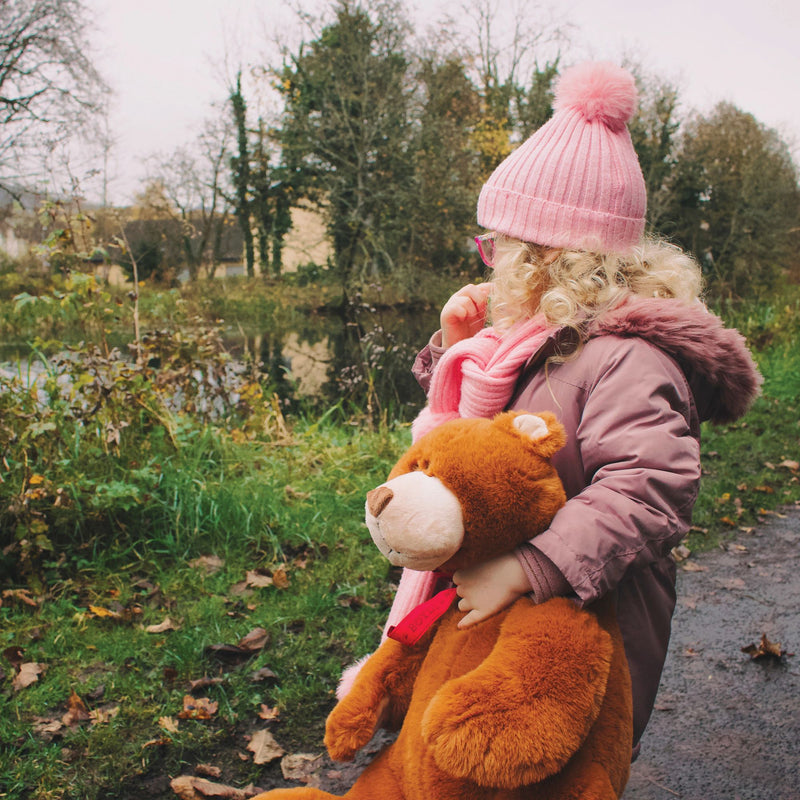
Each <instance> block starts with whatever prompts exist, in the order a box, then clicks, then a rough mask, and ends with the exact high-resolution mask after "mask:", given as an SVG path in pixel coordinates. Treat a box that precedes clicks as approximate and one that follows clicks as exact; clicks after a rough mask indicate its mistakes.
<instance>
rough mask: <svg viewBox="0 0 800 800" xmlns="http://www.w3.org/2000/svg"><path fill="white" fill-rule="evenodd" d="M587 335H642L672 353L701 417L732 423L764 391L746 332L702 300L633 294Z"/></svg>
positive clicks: (641, 336) (597, 321)
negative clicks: (730, 324) (725, 321)
mask: <svg viewBox="0 0 800 800" xmlns="http://www.w3.org/2000/svg"><path fill="white" fill-rule="evenodd" d="M587 334H588V336H589V337H590V338H591V337H593V336H602V335H604V334H613V335H616V336H638V337H640V338H642V339H646V340H647V341H649V342H651V343H652V344H654V345H655V346H656V347H659V348H660V349H661V350H663V351H664V352H665V353H667V354H669V355H670V356H672V358H674V359H675V361H676V362H677V363H678V364H679V365H680V367H681V368H682V369H683V371H684V373H685V374H686V377H687V380H688V381H689V385H690V386H691V388H692V391H693V393H694V396H695V403H696V405H697V410H698V413H699V415H700V418H701V419H702V420H706V419H707V420H710V421H711V422H714V423H726V422H732V421H733V420H735V419H738V418H739V417H740V416H742V415H743V414H744V413H745V412H746V411H747V409H748V408H749V407H750V405H751V404H752V403H753V401H754V400H755V399H756V397H758V395H759V394H760V387H761V384H762V383H763V378H762V377H761V374H760V373H759V371H758V368H757V367H756V364H755V362H754V361H753V357H752V355H751V354H750V351H749V350H748V348H747V344H746V343H745V339H744V337H743V336H742V335H741V334H740V333H739V332H738V331H737V330H734V329H733V328H726V327H725V326H724V325H723V324H722V321H721V320H720V319H719V317H717V316H716V315H714V314H712V313H711V312H710V311H709V310H708V309H707V308H706V307H705V306H704V305H703V304H702V303H701V302H699V301H698V302H695V303H686V302H683V301H680V300H667V299H661V298H630V299H628V300H627V301H625V302H624V303H622V304H621V305H619V306H617V307H616V308H614V309H612V310H611V311H609V312H607V313H606V314H604V315H603V316H602V317H601V318H600V319H598V320H596V321H594V322H593V323H592V324H591V326H590V327H589V329H588V331H587Z"/></svg>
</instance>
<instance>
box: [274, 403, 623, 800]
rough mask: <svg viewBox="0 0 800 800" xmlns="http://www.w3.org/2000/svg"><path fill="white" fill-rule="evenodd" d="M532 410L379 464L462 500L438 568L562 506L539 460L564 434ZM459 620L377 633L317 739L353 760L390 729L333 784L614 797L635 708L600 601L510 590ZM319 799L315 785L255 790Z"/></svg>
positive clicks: (415, 797) (464, 427)
mask: <svg viewBox="0 0 800 800" xmlns="http://www.w3.org/2000/svg"><path fill="white" fill-rule="evenodd" d="M530 416H531V415H524V414H517V413H514V412H506V413H503V414H500V415H499V416H497V417H496V418H495V419H494V420H486V419H459V420H454V421H452V422H448V423H445V424H444V425H442V426H441V427H440V428H437V429H436V430H434V431H432V432H431V433H429V434H427V435H426V436H424V437H422V438H421V439H420V440H419V441H418V442H416V443H415V444H414V445H412V446H411V448H410V449H409V451H408V452H407V453H406V454H405V455H404V456H403V457H402V458H401V459H400V461H399V462H398V464H397V466H396V467H395V468H394V470H393V471H392V473H391V475H390V479H389V480H388V481H387V484H388V485H389V486H391V478H392V477H394V476H397V475H401V474H405V473H407V472H410V471H414V470H421V471H423V472H425V473H426V474H428V475H435V476H436V477H438V478H439V479H440V480H441V481H442V483H443V484H445V486H447V487H448V488H449V489H450V490H451V491H453V492H454V493H455V494H456V495H457V496H458V498H459V499H460V500H461V502H462V508H463V521H464V522H463V528H464V530H463V545H462V548H461V550H460V551H459V552H458V553H457V554H456V555H455V556H453V557H452V558H450V559H449V560H448V561H447V562H446V563H445V564H443V565H442V568H443V569H445V570H454V569H457V568H458V567H461V566H466V565H468V564H472V563H476V562H477V561H482V560H484V559H486V558H489V557H491V556H492V555H496V554H498V553H502V552H506V551H509V550H511V549H513V548H514V547H515V546H516V545H517V544H519V543H520V542H522V541H525V540H527V539H529V538H531V537H532V536H534V535H536V533H538V532H539V531H541V530H542V529H543V528H544V527H546V526H547V525H548V523H549V521H550V519H551V518H552V516H553V515H554V514H555V513H556V511H557V510H558V509H559V508H560V507H561V505H562V504H563V503H564V492H563V489H562V487H561V484H560V481H559V479H558V476H557V475H556V472H555V470H554V469H553V467H552V466H551V465H550V463H549V459H550V457H551V456H552V455H553V453H554V452H555V451H556V450H557V449H558V448H559V447H561V446H563V443H564V432H563V429H562V428H561V426H560V425H559V424H558V423H557V422H556V420H555V417H554V416H553V415H552V414H541V415H539V416H541V417H542V419H543V420H544V422H545V423H546V429H545V430H544V432H543V433H542V432H541V431H540V432H537V431H536V428H537V425H538V426H539V427H541V425H540V423H537V424H534V425H529V424H526V423H527V422H528V421H526V420H524V419H522V418H523V417H530ZM515 420H518V422H517V423H515ZM526 430H528V431H531V435H528V433H526ZM387 484H384V486H386V485H387ZM382 502H383V498H382V500H381V504H382ZM375 510H376V511H378V510H379V509H378V508H377V507H376V508H375ZM461 617H462V613H461V612H459V611H458V610H457V608H456V607H455V605H454V606H453V607H452V608H450V610H449V611H448V612H446V614H445V616H444V617H442V618H441V619H440V620H439V622H438V623H436V624H435V625H434V627H433V628H431V630H430V631H428V632H427V633H426V634H425V635H424V636H423V637H422V639H421V640H420V641H419V642H418V643H417V644H416V645H413V646H408V645H404V644H401V643H399V642H397V641H394V640H393V639H388V640H386V641H385V642H384V643H383V644H382V645H381V646H380V648H379V649H378V650H377V651H376V652H375V654H374V655H373V656H371V657H370V658H369V659H368V660H367V662H366V663H365V664H364V665H363V667H362V669H361V670H360V672H359V673H358V676H357V677H356V680H355V684H354V686H353V689H352V691H350V692H349V693H348V694H347V695H346V696H345V697H344V698H343V699H342V700H341V701H340V702H339V704H338V705H337V706H336V708H334V710H333V711H332V712H331V715H330V716H329V718H328V721H327V726H326V736H325V743H326V746H327V748H328V752H329V753H330V755H331V757H332V758H334V759H337V760H350V759H352V758H353V756H354V755H355V753H356V752H357V751H358V750H359V749H360V748H362V747H363V746H364V745H365V744H367V742H368V741H369V740H370V739H371V737H372V735H373V732H374V730H375V728H376V726H378V725H379V724H381V723H383V724H385V725H386V726H387V727H390V728H394V729H399V731H400V732H399V735H398V737H397V740H396V741H395V742H394V743H393V744H392V745H391V746H389V747H388V748H387V749H386V750H384V751H383V752H382V753H381V754H380V755H379V756H378V757H377V758H376V759H375V760H374V761H373V762H372V763H371V764H370V765H369V766H368V767H367V768H366V770H365V771H364V772H363V773H362V774H361V777H360V778H359V779H358V780H357V781H356V783H355V784H354V786H353V787H352V789H351V790H350V791H349V792H348V793H347V794H346V795H345V796H346V797H348V798H351V800H523V798H525V799H526V800H527V799H533V800H555V799H556V798H557V799H558V800H579V798H581V800H587V799H589V798H594V799H595V800H600V798H603V799H604V800H613V799H614V798H618V797H620V796H621V794H622V791H623V789H624V786H625V783H626V781H627V778H628V771H629V764H630V753H631V731H632V708H631V695H630V678H629V675H628V671H627V662H626V660H625V655H624V650H623V645H622V639H621V637H620V634H619V630H618V629H617V626H616V621H615V615H614V610H613V607H612V604H611V603H610V602H607V601H603V602H602V603H599V604H597V605H596V606H595V607H593V608H592V609H591V610H586V609H580V608H578V606H577V605H576V604H575V603H573V602H572V601H571V600H568V599H565V598H556V599H553V600H550V601H548V602H546V603H542V604H540V605H535V604H534V603H533V602H532V601H531V600H530V599H529V598H527V597H523V598H521V599H519V600H518V601H517V602H516V603H515V604H513V605H512V606H511V607H510V608H508V609H506V610H505V611H503V612H500V613H498V614H495V615H494V616H492V617H490V618H488V619H486V620H484V621H483V622H480V623H478V624H477V625H474V626H472V627H470V628H467V629H465V630H459V629H458V627H457V624H458V621H459V619H460V618H461ZM330 797H332V795H330V794H327V793H326V792H323V791H320V790H319V789H313V788H300V789H289V790H285V789H278V790H274V791H272V792H268V793H267V794H265V795H261V796H260V798H261V800H290V798H292V799H293V800H323V798H330Z"/></svg>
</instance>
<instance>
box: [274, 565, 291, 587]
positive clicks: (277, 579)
mask: <svg viewBox="0 0 800 800" xmlns="http://www.w3.org/2000/svg"><path fill="white" fill-rule="evenodd" d="M272 580H273V582H274V584H275V586H276V588H278V589H288V588H289V585H290V581H289V573H288V572H287V571H286V567H283V566H281V567H276V568H275V569H274V570H273V571H272Z"/></svg>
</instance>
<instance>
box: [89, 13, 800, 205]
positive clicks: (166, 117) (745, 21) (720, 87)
mask: <svg viewBox="0 0 800 800" xmlns="http://www.w3.org/2000/svg"><path fill="white" fill-rule="evenodd" d="M86 2H87V4H88V5H89V6H90V7H91V8H93V9H95V10H96V12H97V13H96V22H97V26H98V29H99V31H98V39H97V41H98V51H99V52H98V56H97V63H98V66H99V68H100V69H101V71H102V72H103V74H104V76H105V77H106V79H107V81H108V82H109V83H110V85H111V87H112V89H113V90H114V92H115V98H114V103H113V109H112V117H111V125H112V133H113V134H114V136H115V137H116V142H117V143H116V148H115V153H114V157H113V160H112V164H111V170H110V172H111V177H112V180H111V182H110V190H109V199H110V200H111V201H112V202H115V203H125V202H130V200H131V199H132V197H133V195H134V194H135V192H136V191H137V190H139V189H140V181H141V179H142V178H143V176H144V174H145V169H144V166H143V162H144V160H145V159H146V157H147V156H148V155H150V154H152V153H154V152H163V153H169V152H171V151H172V150H174V149H175V148H176V147H178V146H180V145H181V144H185V143H187V142H188V141H191V140H192V139H193V138H194V135H195V133H196V131H197V130H198V127H199V125H200V124H201V122H202V120H203V119H205V118H207V117H208V116H210V115H211V114H212V113H214V111H213V109H212V103H213V102H214V101H218V100H221V99H222V98H224V96H225V88H224V87H225V83H226V79H227V78H228V77H229V76H230V75H231V74H232V73H233V71H235V69H236V67H238V66H239V65H240V64H241V65H242V66H245V67H247V66H248V65H251V64H258V63H263V59H264V58H265V56H268V54H270V53H273V54H274V52H275V50H274V47H273V46H272V44H271V39H272V38H273V34H274V32H275V31H279V32H281V33H286V32H287V31H289V30H290V29H291V28H292V26H293V25H294V16H293V14H292V13H291V12H290V11H289V10H288V8H287V4H286V3H284V2H277V0H136V2H135V3H128V2H122V0H86ZM298 2H299V3H301V4H302V5H303V7H304V8H306V7H309V6H310V4H311V2H312V0H298ZM499 4H500V5H506V6H507V5H508V3H506V0H499ZM314 5H317V0H314ZM409 5H410V6H412V7H413V6H416V7H417V11H416V12H415V18H416V19H417V20H418V21H419V23H418V24H419V28H420V29H423V28H424V26H425V25H426V24H427V22H428V21H430V22H435V20H436V19H437V18H438V15H439V14H441V13H443V12H447V11H449V12H451V13H455V14H458V12H459V9H460V8H461V5H462V2H461V0H425V1H424V2H422V1H421V0H416V2H413V0H409ZM542 6H543V7H547V8H552V9H553V10H554V13H555V14H557V16H558V17H559V18H560V19H561V20H562V21H563V22H565V23H569V24H570V26H571V32H570V44H569V46H568V47H566V48H565V56H566V59H567V60H568V61H569V62H573V61H577V60H581V59H583V58H604V59H606V58H607V59H611V60H615V61H619V60H621V58H622V57H623V56H624V55H626V54H627V55H630V56H633V57H635V58H636V59H637V60H638V61H639V62H640V63H641V64H642V65H643V66H644V67H645V68H646V69H648V70H650V71H653V72H656V73H658V74H660V75H663V76H664V77H667V78H670V79H672V80H674V81H675V82H677V83H678V85H679V86H680V88H681V98H682V100H683V102H684V106H685V107H687V108H697V109H699V110H701V111H707V110H708V109H710V108H711V107H712V106H713V105H714V104H715V103H717V102H719V101H720V100H728V101H730V102H733V103H735V104H736V105H737V106H738V107H739V108H741V109H743V110H744V111H749V112H751V113H752V114H754V115H755V116H756V118H757V119H758V120H759V121H761V122H763V123H765V124H767V125H769V126H770V127H774V128H777V129H778V130H779V131H780V132H781V133H782V134H783V135H784V138H786V139H788V140H789V141H790V142H792V143H793V145H794V153H795V156H796V158H797V157H798V156H800V2H798V0H759V1H758V2H753V0H670V2H669V3H653V2H646V1H645V0H561V2H553V3H549V4H548V3H546V2H545V0H543V2H542ZM419 8H424V11H420V10H419ZM226 58H227V61H228V64H227V65H226V63H225V61H226Z"/></svg>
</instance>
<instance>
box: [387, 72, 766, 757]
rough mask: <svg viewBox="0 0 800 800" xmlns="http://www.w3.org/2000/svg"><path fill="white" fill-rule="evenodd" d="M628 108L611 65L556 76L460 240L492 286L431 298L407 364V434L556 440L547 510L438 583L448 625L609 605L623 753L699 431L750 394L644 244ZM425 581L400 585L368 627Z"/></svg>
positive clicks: (694, 470) (656, 674)
mask: <svg viewBox="0 0 800 800" xmlns="http://www.w3.org/2000/svg"><path fill="white" fill-rule="evenodd" d="M635 108H636V89H635V84H634V81H633V78H632V77H631V75H630V74H629V73H628V72H626V71H625V70H623V69H621V68H619V67H616V66H614V65H611V64H607V63H589V64H582V65H579V66H577V67H574V68H573V69H571V70H568V71H566V72H565V73H564V75H563V77H562V79H561V81H560V82H559V85H558V89H557V94H556V104H555V113H554V116H553V117H552V118H551V119H550V121H549V122H548V123H547V124H545V125H544V126H543V127H542V128H540V129H539V130H538V131H537V132H536V133H535V134H534V135H533V136H532V137H531V138H530V139H528V140H527V141H526V142H524V143H523V144H522V145H521V146H520V147H519V148H518V149H517V150H516V151H514V152H513V153H512V154H511V155H510V156H508V157H507V158H506V159H505V160H504V161H503V162H502V163H501V164H500V166H499V167H497V169H496V170H495V172H494V173H493V174H492V175H491V177H490V178H489V180H488V181H487V182H486V184H485V185H484V187H483V189H482V191H481V194H480V198H479V201H478V223H479V224H480V225H481V226H482V227H483V228H485V229H487V230H488V231H490V232H489V233H486V234H484V235H483V236H480V237H478V238H477V243H478V247H479V250H480V253H481V256H482V257H483V259H484V261H485V263H486V264H487V265H488V266H489V267H490V268H491V269H492V270H493V271H494V274H493V280H492V283H491V284H481V285H477V286H476V285H470V286H466V287H464V288H463V289H461V290H460V291H458V292H457V293H456V294H455V295H454V296H453V297H451V298H450V300H448V302H447V303H446V304H445V306H444V308H443V310H442V313H441V331H440V332H438V333H437V334H435V335H434V337H433V338H432V340H431V343H430V344H429V345H428V346H427V347H426V348H425V349H424V350H423V351H422V352H421V353H420V354H419V356H418V357H417V360H416V362H415V365H414V372H415V374H416V376H417V378H418V380H419V381H420V383H421V385H422V387H423V388H424V389H425V390H426V392H427V393H428V406H427V407H426V409H425V410H424V411H423V412H422V414H421V415H420V417H419V418H418V419H417V421H416V422H415V424H414V435H415V436H419V435H421V434H422V433H424V432H425V431H426V430H428V429H430V428H432V427H435V426H436V425H438V424H440V423H441V422H443V421H445V420H446V419H449V418H452V417H454V416H486V417H491V416H494V414H495V413H498V412H500V411H502V410H503V409H507V408H510V409H519V410H528V411H546V410H549V411H553V412H554V413H555V414H556V415H557V417H558V418H559V420H560V421H561V422H562V424H563V425H564V426H565V428H566V431H567V439H568V443H567V446H566V447H565V448H564V449H563V450H561V451H560V452H559V453H558V454H557V455H556V456H555V459H554V464H555V466H556V468H557V469H558V472H559V474H560V476H561V479H562V481H563V483H564V486H565V488H566V491H567V496H568V498H569V499H568V502H567V504H566V505H565V506H564V508H563V509H562V510H561V511H559V513H558V514H557V515H556V517H555V519H554V520H553V523H552V525H551V527H550V528H549V529H548V530H547V531H545V532H544V533H542V534H541V535H540V536H537V537H536V538H535V539H533V540H532V541H531V542H529V543H527V544H526V545H525V546H523V547H520V548H518V549H517V550H516V551H515V552H513V553H509V554H507V555H505V556H502V557H500V558H497V559H494V560H493V561H489V562H487V563H485V564H483V565H481V566H480V567H478V568H474V569H469V570H461V571H459V572H456V574H455V576H454V578H453V581H454V583H455V584H456V587H457V589H458V595H459V596H460V598H461V599H460V601H459V608H460V609H461V610H463V611H464V612H465V616H464V619H463V620H462V622H461V626H462V627H466V626H468V625H473V624H475V623H477V622H479V621H480V620H482V619H484V618H485V617H487V616H489V615H490V614H493V613H495V612H497V611H499V610H500V609H502V608H504V607H505V606H507V605H509V604H510V603H512V602H513V601H514V600H515V599H516V598H517V597H519V596H520V595H522V594H525V593H528V594H530V595H531V596H532V597H533V598H534V600H535V601H536V602H543V601H545V600H547V599H548V598H550V597H553V596H555V595H561V596H572V597H575V598H576V600H577V602H579V603H581V604H589V603H592V602H593V601H594V600H596V599H597V598H599V597H601V596H603V595H605V594H606V593H608V592H613V593H614V595H615V596H616V600H617V608H618V619H619V625H620V628H621V630H622V634H623V638H624V641H625V648H626V654H627V656H628V661H629V665H630V670H631V677H632V682H633V693H634V734H633V745H634V754H635V753H636V752H638V749H637V748H638V743H639V739H640V737H641V735H642V732H643V730H644V728H645V725H646V724H647V720H648V718H649V716H650V712H651V709H652V707H653V702H654V699H655V694H656V690H657V688H658V683H659V678H660V674H661V669H662V666H663V663H664V658H665V656H666V651H667V643H668V640H669V633H670V620H671V617H672V612H673V609H674V606H675V564H674V561H673V559H672V558H671V555H670V550H671V549H672V548H673V547H674V546H675V545H676V544H678V542H680V541H681V539H682V538H683V536H684V535H685V534H686V532H687V530H688V528H689V525H690V519H691V512H692V507H693V505H694V502H695V499H696V496H697V490H698V484H699V480H700V441H699V439H700V423H701V421H703V420H706V419H711V420H714V421H716V422H726V421H730V420H733V419H735V418H737V417H738V416H740V415H741V414H743V413H744V412H745V411H746V409H747V407H748V406H749V404H750V403H751V402H752V400H753V398H754V397H755V396H756V395H757V393H758V387H759V383H760V376H759V375H758V372H757V371H756V368H755V366H754V364H753V362H752V359H751V357H750V355H749V353H748V351H747V349H746V347H745V345H744V342H743V340H742V338H741V336H740V335H739V334H738V333H737V332H735V331H732V330H726V329H724V328H723V327H722V325H721V323H720V321H719V320H718V319H717V318H716V317H715V316H714V315H712V314H711V313H709V312H708V311H707V310H706V309H705V307H704V306H703V305H702V303H701V302H700V301H699V299H698V298H699V294H700V290H701V277H700V272H699V269H698V267H697V265H696V263H695V262H694V261H693V260H692V259H691V258H690V257H688V256H687V255H685V254H684V253H682V252H681V251H680V250H679V249H677V248H676V247H673V246H671V245H668V244H665V243H663V242H659V241H650V240H648V239H646V238H644V227H645V210H646V196H645V186H644V180H643V178H642V173H641V170H640V168H639V163H638V160H637V157H636V153H635V151H634V149H633V145H632V143H631V138H630V135H629V133H628V130H627V127H626V124H625V123H626V122H627V120H628V119H629V118H630V117H631V115H632V114H633V113H634V111H635ZM490 293H491V294H490ZM488 301H490V302H491V311H490V312H487V302H488ZM487 316H488V317H489V318H490V319H491V322H492V325H493V327H491V328H484V325H485V322H486V319H487ZM434 582H435V578H434V577H433V576H432V575H430V574H425V573H413V572H409V571H406V573H404V575H403V578H402V580H401V583H400V587H399V589H398V593H397V596H396V598H395V602H394V605H393V607H392V611H391V613H390V618H389V623H388V625H392V624H396V622H397V621H399V619H400V618H402V616H403V615H404V614H405V613H406V612H407V611H408V610H409V608H410V607H413V606H414V605H415V604H416V603H417V602H420V601H422V600H424V599H426V598H427V596H429V594H430V593H431V591H432V590H433V584H434ZM388 625H387V628H388Z"/></svg>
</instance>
